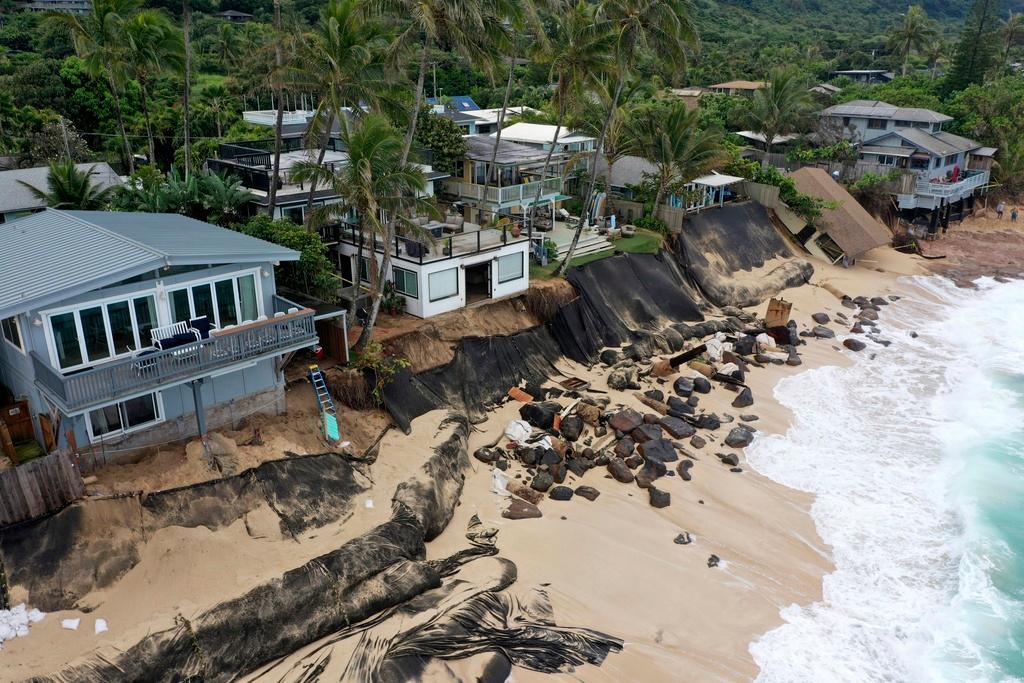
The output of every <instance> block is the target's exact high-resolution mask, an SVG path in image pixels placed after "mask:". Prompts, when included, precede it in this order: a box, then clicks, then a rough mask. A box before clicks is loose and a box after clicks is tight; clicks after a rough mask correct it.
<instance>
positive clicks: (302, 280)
mask: <svg viewBox="0 0 1024 683" xmlns="http://www.w3.org/2000/svg"><path fill="white" fill-rule="evenodd" d="M237 229H238V230H239V231H240V232H243V233H245V234H246V235H249V236H251V237H256V238H259V239H261V240H266V241H268V242H273V243H274V244H280V245H281V246H282V247H287V248H289V249H294V250H295V251H297V252H299V254H301V256H300V257H299V260H298V261H293V262H285V263H282V264H281V265H279V266H276V267H275V271H276V272H275V277H276V279H277V284H278V285H279V286H284V287H288V288H290V289H294V290H297V291H300V292H307V293H309V294H312V295H313V296H318V297H322V298H326V299H331V298H333V296H334V291H335V289H336V288H337V286H338V279H337V277H335V275H334V265H333V264H332V263H331V259H329V258H328V257H327V247H325V246H324V243H323V242H322V241H321V240H320V235H318V234H317V233H315V232H309V231H308V230H305V229H303V228H302V226H301V225H296V224H295V223H292V222H291V221H288V220H276V221H275V220H271V219H270V218H268V217H267V216H256V217H254V218H251V219H250V220H249V221H248V222H247V223H244V224H242V225H239V226H237Z"/></svg>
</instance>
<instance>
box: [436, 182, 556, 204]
mask: <svg viewBox="0 0 1024 683" xmlns="http://www.w3.org/2000/svg"><path fill="white" fill-rule="evenodd" d="M444 188H445V191H446V192H448V193H450V194H453V195H455V196H457V197H459V198H460V199H464V200H471V201H474V202H485V203H487V204H491V205H494V206H498V207H501V208H508V207H513V206H529V205H531V204H533V201H534V199H536V198H537V189H538V188H540V202H550V201H553V200H555V199H556V198H557V197H558V196H559V195H561V194H562V179H561V178H545V179H544V180H535V181H532V182H529V183H520V184H518V185H508V186H506V187H495V186H491V187H488V188H487V197H486V199H485V198H484V186H483V185H477V184H476V183H470V182H466V181H465V180H447V181H445V183H444Z"/></svg>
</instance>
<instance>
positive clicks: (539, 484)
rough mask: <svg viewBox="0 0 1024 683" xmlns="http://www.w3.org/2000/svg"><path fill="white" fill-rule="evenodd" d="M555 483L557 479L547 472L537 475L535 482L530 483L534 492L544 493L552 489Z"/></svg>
mask: <svg viewBox="0 0 1024 683" xmlns="http://www.w3.org/2000/svg"><path fill="white" fill-rule="evenodd" d="M554 483H555V478H554V477H552V476H551V475H550V474H548V473H547V472H538V473H537V475H536V476H535V477H534V478H533V481H531V482H530V488H532V489H533V490H534V491H541V492H544V491H547V490H548V489H549V488H551V486H552V484H554Z"/></svg>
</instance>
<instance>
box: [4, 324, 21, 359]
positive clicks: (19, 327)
mask: <svg viewBox="0 0 1024 683" xmlns="http://www.w3.org/2000/svg"><path fill="white" fill-rule="evenodd" d="M4 320H13V321H14V327H15V328H16V329H17V330H18V341H19V342H21V345H20V346H19V345H18V344H15V343H14V342H12V341H11V340H10V339H8V338H7V333H5V332H3V331H2V330H0V336H3V338H4V341H5V342H7V345H8V346H10V347H12V348H15V349H18V351H20V352H21V355H23V356H24V355H25V333H24V332H23V331H22V329H21V316H20V315H12V316H11V317H9V318H4Z"/></svg>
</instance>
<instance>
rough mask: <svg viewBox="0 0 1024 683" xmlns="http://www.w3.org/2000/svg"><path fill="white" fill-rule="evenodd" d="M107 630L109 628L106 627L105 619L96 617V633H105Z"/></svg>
mask: <svg viewBox="0 0 1024 683" xmlns="http://www.w3.org/2000/svg"><path fill="white" fill-rule="evenodd" d="M109 630H110V629H109V628H108V627H107V620H106V619H97V620H96V635H99V634H101V633H106V632H107V631H109Z"/></svg>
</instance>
